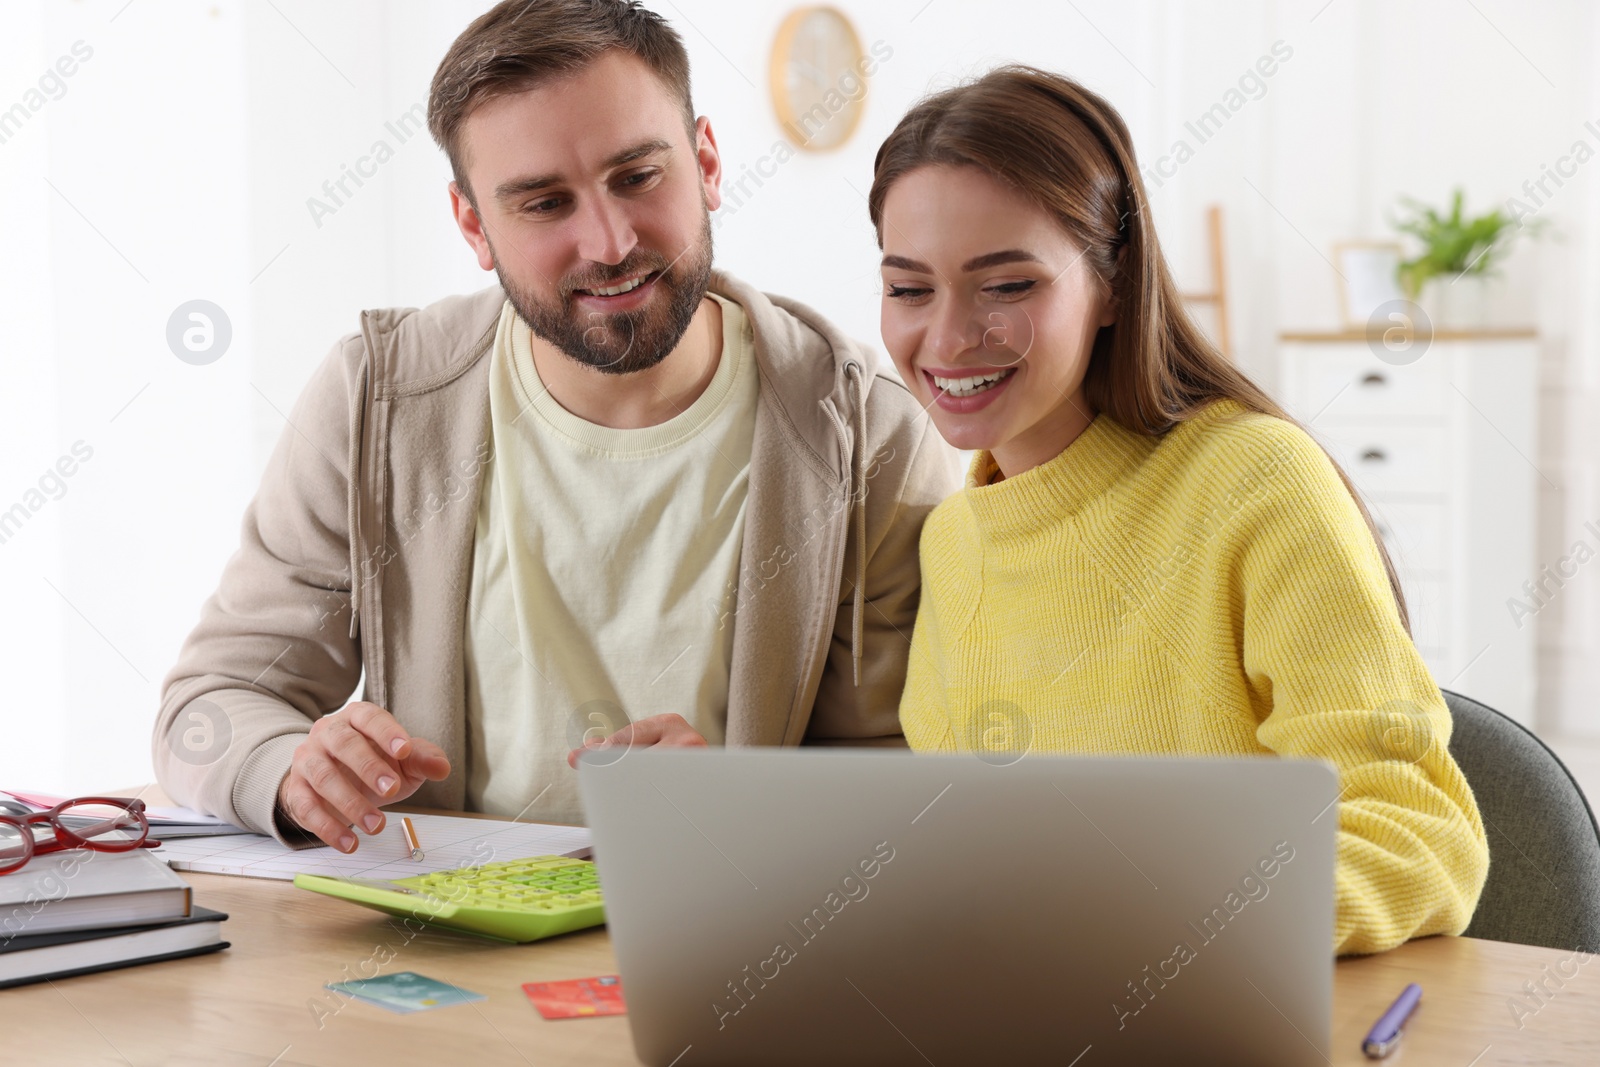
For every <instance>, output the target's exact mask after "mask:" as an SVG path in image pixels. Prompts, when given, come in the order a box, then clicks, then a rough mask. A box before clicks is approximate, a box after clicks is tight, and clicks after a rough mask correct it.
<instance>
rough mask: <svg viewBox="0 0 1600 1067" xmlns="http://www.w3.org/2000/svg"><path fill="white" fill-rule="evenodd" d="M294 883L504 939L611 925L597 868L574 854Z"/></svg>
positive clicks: (311, 877) (310, 877)
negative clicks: (389, 876) (399, 875)
mask: <svg viewBox="0 0 1600 1067" xmlns="http://www.w3.org/2000/svg"><path fill="white" fill-rule="evenodd" d="M294 884H295V885H297V886H299V887H300V888H301V889H309V890H311V891H312V892H313V893H325V894H327V895H328V896H330V897H338V898H339V899H341V900H348V901H350V902H351V903H352V904H360V905H362V906H363V907H367V908H376V909H377V910H378V911H383V912H388V913H389V914H390V915H399V916H403V917H406V918H415V919H418V920H421V921H422V922H425V923H429V924H431V925H434V926H443V927H447V928H449V929H452V930H463V931H466V932H467V933H472V934H480V935H482V936H484V937H493V938H498V939H500V940H502V941H515V942H519V943H520V942H526V941H538V940H539V939H540V938H545V937H554V936H555V935H556V934H565V933H570V932H571V931H573V930H582V929H585V928H586V927H590V926H599V925H600V924H601V923H603V922H605V921H606V909H605V904H604V903H603V901H602V900H601V898H600V880H599V878H598V877H597V876H596V874H595V869H594V863H593V862H592V861H590V860H578V859H569V858H568V857H566V856H530V857H528V858H526V859H520V860H505V861H503V862H500V863H486V864H484V865H483V866H481V867H462V868H460V869H458V870H452V871H438V872H436V873H433V874H419V875H415V876H413V877H410V878H396V879H393V880H382V879H377V878H354V877H350V878H332V877H327V876H324V875H320V874H297V875H295V876H294Z"/></svg>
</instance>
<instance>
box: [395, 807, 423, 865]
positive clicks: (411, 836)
mask: <svg viewBox="0 0 1600 1067" xmlns="http://www.w3.org/2000/svg"><path fill="white" fill-rule="evenodd" d="M400 823H401V825H403V826H404V827H405V830H406V844H408V845H410V846H411V858H412V859H414V860H420V859H422V845H421V843H420V842H418V841H417V828H416V827H415V826H412V825H411V820H410V819H409V818H407V817H406V816H404V815H402V816H400Z"/></svg>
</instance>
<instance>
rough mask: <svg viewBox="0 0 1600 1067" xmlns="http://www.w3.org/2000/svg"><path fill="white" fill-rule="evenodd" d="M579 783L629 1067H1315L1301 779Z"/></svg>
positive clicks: (665, 768) (1315, 941)
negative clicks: (1172, 1066)
mask: <svg viewBox="0 0 1600 1067" xmlns="http://www.w3.org/2000/svg"><path fill="white" fill-rule="evenodd" d="M579 784H580V790H581V792H582V796H583V802H584V806H585V810H586V813H587V817H588V820H589V824H590V828H591V829H592V831H593V833H594V846H595V860H596V863H597V864H598V868H599V875H600V882H601V885H602V887H603V889H604V892H605V902H606V914H607V924H608V925H609V927H610V930H611V941H612V945H613V947H614V949H615V952H616V956H617V963H618V968H619V970H620V972H621V976H622V987H623V990H624V996H625V998H626V1000H627V1004H628V1019H629V1024H630V1026H631V1027H632V1031H633V1042H634V1047H635V1050H636V1052H637V1053H638V1055H639V1058H640V1059H641V1060H642V1061H643V1062H644V1063H646V1064H650V1065H653V1067H698V1065H713V1064H730V1065H731V1064H738V1065H741V1067H748V1065H751V1064H820V1063H825V1064H830V1065H832V1064H871V1065H874V1067H888V1065H899V1064H905V1065H910V1067H926V1065H928V1064H933V1065H936V1067H954V1065H959V1064H1007V1065H1020V1064H1034V1063H1038V1064H1045V1063H1048V1064H1051V1065H1053V1067H1106V1065H1111V1064H1152V1063H1169V1062H1171V1063H1177V1062H1181V1063H1185V1064H1210V1063H1215V1064H1227V1065H1229V1067H1244V1065H1250V1064H1260V1065H1262V1067H1300V1065H1305V1067H1320V1065H1323V1064H1325V1063H1326V1062H1328V1059H1329V1030H1330V1016H1331V1011H1332V998H1333V965H1334V960H1333V918H1334V900H1333V888H1334V885H1333V864H1334V835H1335V830H1336V827H1337V823H1338V810H1337V807H1336V805H1335V803H1334V802H1335V800H1336V799H1337V797H1338V795H1339V784H1338V777H1337V774H1336V773H1335V771H1334V770H1333V768H1332V767H1331V766H1329V765H1327V764H1323V763H1319V762H1313V761H1307V760H1287V759H1274V758H1265V757H1263V758H1253V759H1252V758H1245V759H1169V758H1131V757H1129V758H1080V757H1050V756H1039V755H1029V756H1027V757H1026V758H1016V759H1014V760H1013V758H1012V757H1006V758H1005V759H996V758H995V755H994V754H986V755H985V756H984V757H983V758H979V757H978V756H976V755H944V756H933V755H914V754H912V753H909V752H904V751H884V750H848V751H846V750H827V751H818V750H815V749H812V750H797V749H787V750H785V749H725V750H712V751H705V750H703V749H702V750H682V749H676V750H674V749H634V750H615V751H608V750H600V751H597V752H594V753H590V754H587V755H585V756H584V757H583V758H582V762H581V763H580V767H579Z"/></svg>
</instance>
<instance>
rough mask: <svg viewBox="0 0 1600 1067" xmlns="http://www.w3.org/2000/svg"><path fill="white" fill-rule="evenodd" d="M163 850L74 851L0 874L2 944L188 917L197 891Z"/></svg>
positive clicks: (36, 859)
mask: <svg viewBox="0 0 1600 1067" xmlns="http://www.w3.org/2000/svg"><path fill="white" fill-rule="evenodd" d="M160 851H161V850H160V849H155V850H151V849H148V848H136V849H133V850H132V851H131V852H94V851H91V850H89V849H83V848H72V849H66V850H65V851H62V852H47V853H45V854H44V855H42V856H34V857H33V859H31V860H29V861H28V863H27V865H26V866H24V867H22V868H21V869H20V870H16V871H12V872H11V873H10V874H6V875H0V941H3V940H5V939H7V938H13V937H18V936H25V935H33V934H49V933H57V932H59V931H64V930H91V929H95V928H97V927H107V926H145V925H150V924H152V923H161V922H170V921H172V920H174V919H182V918H187V917H188V916H189V914H190V913H191V910H192V908H193V905H194V896H193V890H191V889H190V888H189V883H188V882H185V881H184V880H183V878H182V877H180V876H179V875H178V874H176V873H175V872H173V870H172V869H171V868H170V867H168V866H167V865H166V863H165V862H164V861H163V860H162V859H161V858H160V856H159V855H158V853H159V852H160Z"/></svg>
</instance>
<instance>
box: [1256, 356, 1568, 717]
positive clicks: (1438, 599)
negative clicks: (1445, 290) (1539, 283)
mask: <svg viewBox="0 0 1600 1067" xmlns="http://www.w3.org/2000/svg"><path fill="white" fill-rule="evenodd" d="M1417 347H1421V346H1420V345H1418V346H1417ZM1415 352H1416V348H1413V350H1412V352H1411V353H1407V356H1410V355H1413V354H1414V353H1415ZM1380 353H1381V354H1383V355H1385V356H1387V357H1388V358H1387V359H1385V358H1380ZM1538 356H1539V353H1538V344H1537V340H1536V338H1535V336H1534V335H1533V333H1532V332H1531V331H1524V330H1503V331H1485V332H1481V333H1465V332H1463V333H1443V332H1442V333H1439V334H1436V335H1434V337H1433V338H1432V340H1431V343H1429V344H1428V345H1427V346H1426V348H1424V349H1423V350H1422V354H1421V355H1420V356H1418V357H1416V358H1415V359H1414V361H1412V362H1409V363H1400V364H1397V363H1391V362H1389V359H1396V358H1401V357H1397V356H1394V355H1391V354H1389V353H1388V352H1386V351H1385V349H1384V348H1383V347H1382V345H1381V344H1375V346H1371V347H1369V345H1368V344H1367V341H1366V339H1365V338H1364V337H1363V336H1362V335H1361V334H1360V333H1355V334H1349V333H1340V334H1311V333H1286V334H1283V335H1282V337H1281V338H1280V342H1279V381H1280V383H1281V385H1280V388H1279V391H1278V392H1279V397H1278V399H1279V400H1280V401H1281V402H1282V403H1283V405H1284V406H1285V407H1286V408H1287V409H1288V410H1289V413H1290V414H1291V415H1293V416H1294V417H1295V418H1297V419H1299V420H1300V423H1301V425H1303V426H1305V427H1306V429H1308V430H1309V431H1310V432H1311V434H1312V435H1313V436H1314V437H1316V438H1317V440H1318V441H1320V442H1321V443H1322V444H1323V446H1324V447H1326V448H1327V449H1328V451H1329V453H1330V454H1331V455H1332V456H1333V457H1334V459H1335V460H1337V461H1338V463H1339V465H1340V466H1342V467H1343V468H1344V469H1345V471H1346V473H1348V474H1349V475H1350V478H1351V480H1352V481H1354V482H1355V484H1356V487H1357V488H1358V489H1359V490H1360V492H1361V494H1362V496H1363V498H1364V499H1365V500H1366V503H1367V506H1368V508H1369V509H1370V510H1371V511H1372V515H1373V519H1374V521H1376V523H1377V524H1378V527H1379V530H1380V532H1381V534H1382V536H1383V538H1384V542H1385V544H1386V545H1387V547H1388V549H1389V554H1390V556H1391V557H1392V558H1393V559H1394V562H1395V566H1396V568H1397V569H1398V570H1399V573H1400V581H1401V586H1402V588H1403V589H1404V590H1405V594H1406V601H1407V604H1408V607H1409V609H1410V613H1411V625H1412V633H1413V636H1414V637H1415V639H1416V642H1417V647H1418V648H1419V649H1420V650H1421V652H1422V655H1423V658H1424V659H1425V660H1426V661H1427V664H1428V669H1429V670H1431V671H1432V672H1433V675H1434V677H1435V679H1437V681H1438V682H1439V684H1440V685H1442V686H1445V687H1446V688H1449V689H1454V690H1457V691H1458V692H1462V693H1465V694H1466V695H1468V696H1471V697H1473V698H1474V699H1477V700H1481V701H1483V702H1484V703H1486V704H1488V705H1489V706H1490V707H1493V708H1496V709H1498V710H1500V711H1502V712H1504V713H1505V714H1507V715H1509V716H1511V717H1512V718H1514V719H1516V720H1517V721H1518V722H1521V723H1523V724H1525V725H1528V726H1531V725H1533V717H1534V692H1535V686H1534V670H1535V664H1536V662H1537V659H1536V656H1535V651H1536V649H1535V626H1534V620H1533V619H1532V617H1530V616H1529V615H1528V614H1527V612H1526V611H1525V610H1513V608H1514V607H1515V605H1516V604H1517V603H1518V602H1521V603H1523V604H1524V605H1525V604H1527V603H1529V600H1528V597H1527V594H1526V593H1525V592H1524V590H1523V583H1525V582H1528V581H1530V580H1536V579H1537V578H1538V570H1539V568H1538V566H1537V563H1536V560H1535V555H1534V552H1535V539H1534V536H1535V519H1536V515H1537V503H1538V482H1539V479H1540V478H1541V477H1542V475H1541V474H1540V473H1539V471H1538V470H1537V469H1536V468H1535V467H1534V463H1533V460H1534V457H1535V456H1537V455H1538V440H1537V430H1536V427H1537V423H1536V404H1537V399H1538Z"/></svg>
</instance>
